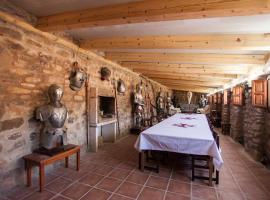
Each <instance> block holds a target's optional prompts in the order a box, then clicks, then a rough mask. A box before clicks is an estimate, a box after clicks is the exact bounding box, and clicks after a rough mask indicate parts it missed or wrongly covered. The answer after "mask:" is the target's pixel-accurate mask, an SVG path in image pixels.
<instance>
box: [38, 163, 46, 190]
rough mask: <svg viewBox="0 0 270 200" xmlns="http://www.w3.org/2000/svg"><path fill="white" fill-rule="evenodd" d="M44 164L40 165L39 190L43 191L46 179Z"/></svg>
mask: <svg viewBox="0 0 270 200" xmlns="http://www.w3.org/2000/svg"><path fill="white" fill-rule="evenodd" d="M44 173H45V172H44V165H43V164H40V165H39V191H40V192H42V191H43V189H44V181H45V175H44Z"/></svg>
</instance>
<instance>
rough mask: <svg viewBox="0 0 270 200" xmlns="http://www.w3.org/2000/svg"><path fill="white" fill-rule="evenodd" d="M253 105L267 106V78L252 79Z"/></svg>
mask: <svg viewBox="0 0 270 200" xmlns="http://www.w3.org/2000/svg"><path fill="white" fill-rule="evenodd" d="M252 105H253V106H256V107H262V108H266V107H267V80H254V81H252Z"/></svg>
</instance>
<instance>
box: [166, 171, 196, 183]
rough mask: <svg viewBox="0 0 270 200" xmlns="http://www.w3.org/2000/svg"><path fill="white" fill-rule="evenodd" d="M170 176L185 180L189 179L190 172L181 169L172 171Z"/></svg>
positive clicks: (188, 180)
mask: <svg viewBox="0 0 270 200" xmlns="http://www.w3.org/2000/svg"><path fill="white" fill-rule="evenodd" d="M171 178H172V179H175V180H177V181H185V182H190V181H191V176H190V172H189V173H187V172H184V171H183V170H177V171H173V173H172V177H171Z"/></svg>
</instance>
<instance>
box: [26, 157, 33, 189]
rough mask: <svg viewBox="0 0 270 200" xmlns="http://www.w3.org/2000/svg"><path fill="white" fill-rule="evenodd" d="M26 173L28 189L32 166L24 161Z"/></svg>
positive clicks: (30, 181)
mask: <svg viewBox="0 0 270 200" xmlns="http://www.w3.org/2000/svg"><path fill="white" fill-rule="evenodd" d="M25 165H26V172H27V186H28V187H30V186H31V185H32V164H31V163H30V162H28V161H25Z"/></svg>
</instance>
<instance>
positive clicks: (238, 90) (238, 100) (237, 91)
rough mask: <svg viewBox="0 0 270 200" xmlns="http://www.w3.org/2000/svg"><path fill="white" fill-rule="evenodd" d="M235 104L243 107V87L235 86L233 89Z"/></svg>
mask: <svg viewBox="0 0 270 200" xmlns="http://www.w3.org/2000/svg"><path fill="white" fill-rule="evenodd" d="M233 104H234V105H238V106H242V105H243V87H242V86H235V87H234V88H233Z"/></svg>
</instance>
